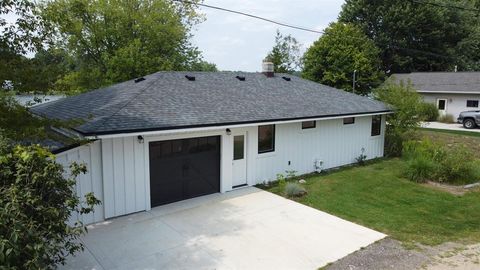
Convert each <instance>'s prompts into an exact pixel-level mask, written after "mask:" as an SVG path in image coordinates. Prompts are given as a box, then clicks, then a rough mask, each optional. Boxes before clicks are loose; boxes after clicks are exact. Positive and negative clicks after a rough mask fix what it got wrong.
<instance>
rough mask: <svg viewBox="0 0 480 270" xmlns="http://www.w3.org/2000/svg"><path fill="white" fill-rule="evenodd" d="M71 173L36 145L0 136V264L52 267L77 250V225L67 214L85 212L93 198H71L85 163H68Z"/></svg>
mask: <svg viewBox="0 0 480 270" xmlns="http://www.w3.org/2000/svg"><path fill="white" fill-rule="evenodd" d="M70 171H71V176H70V177H65V171H64V169H63V166H62V165H60V164H58V163H56V162H55V156H54V155H52V154H51V153H49V152H48V151H47V150H46V149H44V148H41V147H39V146H29V147H23V146H15V147H14V146H11V145H9V144H8V143H6V142H5V141H4V140H3V139H2V138H1V136H0V179H1V181H0V268H1V269H53V268H55V266H56V265H57V264H60V263H64V261H65V258H66V257H67V256H69V255H72V254H74V253H76V252H77V251H79V250H81V249H83V246H82V244H81V242H79V241H78V238H79V237H80V236H81V235H82V234H83V233H84V232H85V231H86V230H85V228H84V227H83V226H82V224H81V223H77V224H75V226H74V227H72V226H69V225H67V221H68V220H69V218H70V217H71V215H72V213H80V214H84V213H89V212H90V211H92V210H93V206H94V205H96V204H98V203H99V201H98V200H97V199H96V198H95V197H94V196H93V194H92V193H89V194H87V195H86V196H85V198H84V199H83V201H84V203H82V202H81V201H80V198H79V197H77V196H76V193H75V184H76V180H75V178H76V176H78V175H79V174H80V173H85V171H86V169H85V166H82V165H78V164H75V163H74V164H72V165H71V167H70Z"/></svg>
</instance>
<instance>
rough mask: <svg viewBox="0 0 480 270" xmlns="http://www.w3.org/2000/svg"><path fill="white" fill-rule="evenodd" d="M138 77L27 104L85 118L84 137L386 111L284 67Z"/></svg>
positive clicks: (50, 114)
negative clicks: (270, 73)
mask: <svg viewBox="0 0 480 270" xmlns="http://www.w3.org/2000/svg"><path fill="white" fill-rule="evenodd" d="M186 75H189V76H194V77H195V81H190V80H188V79H187V78H186V77H185V76H186ZM236 76H244V77H245V80H244V81H241V80H239V79H237V78H236ZM282 77H288V78H290V79H291V80H290V81H287V80H285V79H284V78H282ZM144 78H145V80H143V81H141V82H137V83H136V82H135V81H134V80H131V81H127V82H123V83H119V84H115V85H112V86H109V87H106V88H103V89H98V90H95V91H91V92H88V93H84V94H81V95H78V96H72V97H67V98H64V99H61V100H57V101H53V102H50V103H47V104H42V105H38V106H35V107H33V108H31V111H32V112H33V113H35V114H37V115H41V116H44V117H47V118H54V119H60V120H67V119H84V120H85V122H84V123H83V124H82V125H80V126H78V127H77V128H75V130H77V131H78V132H80V133H82V134H83V135H87V136H88V135H90V136H91V135H102V134H116V133H127V132H137V131H153V130H168V129H179V128H192V127H205V126H219V125H230V124H232V125H233V124H245V123H257V122H269V121H281V120H296V119H308V118H317V117H318V118H320V117H329V116H340V115H352V114H367V113H377V112H379V113H380V112H387V111H390V110H389V108H388V107H387V106H386V105H385V104H383V103H381V102H378V101H374V100H371V99H369V98H366V97H362V96H358V95H354V94H351V93H347V92H345V91H342V90H337V89H334V88H331V87H328V86H325V85H321V84H318V83H315V82H311V81H308V80H304V79H301V78H298V77H295V76H292V75H287V74H275V77H274V78H267V77H266V76H265V75H263V74H262V73H243V72H158V73H155V74H152V75H148V76H145V77H144Z"/></svg>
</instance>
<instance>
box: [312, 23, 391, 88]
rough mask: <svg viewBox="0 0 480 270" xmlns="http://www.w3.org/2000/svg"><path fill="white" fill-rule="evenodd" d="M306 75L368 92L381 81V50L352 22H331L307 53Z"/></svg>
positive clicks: (318, 80) (331, 83)
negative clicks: (354, 74) (354, 77)
mask: <svg viewBox="0 0 480 270" xmlns="http://www.w3.org/2000/svg"><path fill="white" fill-rule="evenodd" d="M303 61H304V69H303V76H304V77H305V78H307V79H310V80H313V81H317V82H320V83H323V84H326V85H330V86H332V87H336V88H339V89H344V90H346V91H349V92H351V91H353V87H352V85H353V72H354V71H355V70H356V71H357V73H356V84H355V92H356V93H360V94H368V93H370V91H371V90H372V89H373V88H374V87H376V86H378V85H379V84H380V82H381V81H382V77H383V73H382V72H381V71H380V66H381V62H380V58H379V50H378V49H377V47H376V46H375V45H374V43H373V42H372V41H371V40H370V39H368V37H367V36H366V35H365V34H363V33H362V31H361V30H360V29H359V28H358V27H356V26H354V25H352V24H343V23H332V24H330V26H329V27H328V28H327V29H325V34H324V35H322V36H321V37H320V39H319V40H317V41H316V42H315V43H314V44H313V45H312V46H311V47H310V48H309V49H308V50H307V52H306V53H305V55H304V59H303Z"/></svg>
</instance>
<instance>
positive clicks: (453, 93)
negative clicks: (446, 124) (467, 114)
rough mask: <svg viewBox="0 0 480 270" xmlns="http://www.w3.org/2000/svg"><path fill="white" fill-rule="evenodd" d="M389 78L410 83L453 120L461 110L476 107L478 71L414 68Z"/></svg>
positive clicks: (479, 89)
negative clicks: (429, 70) (410, 71)
mask: <svg viewBox="0 0 480 270" xmlns="http://www.w3.org/2000/svg"><path fill="white" fill-rule="evenodd" d="M391 78H393V80H395V81H397V82H400V81H403V82H404V83H408V82H410V83H412V85H413V87H414V88H415V89H416V90H417V91H418V93H420V94H421V95H422V96H423V98H424V100H425V101H426V102H430V103H434V104H435V105H437V108H438V111H439V112H440V115H447V114H450V115H452V116H453V118H454V120H456V119H457V118H458V115H459V114H460V113H461V112H463V111H472V110H479V100H480V72H414V73H409V74H394V75H392V77H391Z"/></svg>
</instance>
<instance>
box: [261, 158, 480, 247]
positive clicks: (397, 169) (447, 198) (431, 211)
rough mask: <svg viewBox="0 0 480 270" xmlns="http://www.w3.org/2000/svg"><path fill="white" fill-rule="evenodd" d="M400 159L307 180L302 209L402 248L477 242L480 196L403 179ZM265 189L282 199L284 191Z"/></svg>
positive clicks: (347, 169)
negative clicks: (323, 214) (349, 224)
mask: <svg viewBox="0 0 480 270" xmlns="http://www.w3.org/2000/svg"><path fill="white" fill-rule="evenodd" d="M404 166H405V163H404V161H403V160H400V159H390V160H382V161H379V162H377V163H374V164H370V165H367V166H363V167H353V168H345V169H341V170H339V171H336V172H333V173H330V174H328V175H316V176H310V177H308V178H307V179H306V180H307V184H305V185H304V187H305V188H306V190H307V191H308V194H307V195H306V196H304V197H301V198H297V199H295V200H296V201H298V202H300V203H303V204H305V205H308V206H311V207H314V208H317V209H319V210H322V211H325V212H328V213H331V214H333V215H336V216H339V217H341V218H344V219H346V220H350V221H352V222H355V223H358V224H361V225H364V226H366V227H369V228H372V229H374V230H377V231H380V232H383V233H386V234H388V235H390V236H392V237H393V238H395V239H398V240H400V241H402V242H404V243H405V244H406V245H409V244H414V243H421V244H426V245H436V244H440V243H443V242H446V241H460V240H468V241H480V192H478V191H475V192H469V193H467V194H465V195H463V196H455V195H452V194H450V193H447V192H444V191H439V190H436V189H433V188H429V187H426V186H422V185H419V184H416V183H413V182H411V181H408V180H406V179H405V178H403V177H402V176H401V175H402V170H403V168H404ZM267 190H269V191H271V192H274V193H276V194H279V195H282V196H283V193H284V191H283V189H281V188H280V187H279V186H271V187H269V188H268V189H267Z"/></svg>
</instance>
